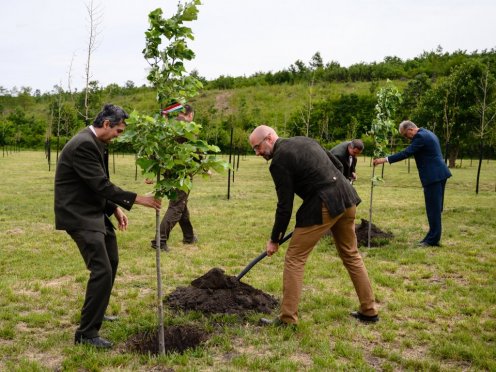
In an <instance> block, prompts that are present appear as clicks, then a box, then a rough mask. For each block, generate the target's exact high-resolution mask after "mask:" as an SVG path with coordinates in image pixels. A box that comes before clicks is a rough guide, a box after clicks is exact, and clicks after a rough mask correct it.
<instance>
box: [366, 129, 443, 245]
mask: <svg viewBox="0 0 496 372" xmlns="http://www.w3.org/2000/svg"><path fill="white" fill-rule="evenodd" d="M398 130H399V132H400V134H401V135H402V136H403V137H405V138H407V139H409V140H410V141H411V143H410V145H409V146H408V147H407V148H406V149H405V150H403V151H400V152H398V153H396V154H394V155H389V156H387V157H385V158H378V159H374V166H375V165H378V164H383V163H389V164H392V163H396V162H397V161H400V160H403V159H406V158H408V157H410V156H412V155H413V156H414V158H415V163H416V164H417V170H418V173H419V177H420V182H421V183H422V187H423V188H424V200H425V210H426V213H427V220H428V221H429V231H428V232H427V234H426V236H425V237H424V238H423V239H422V240H421V241H420V242H419V243H418V244H419V245H420V246H424V247H429V246H439V242H440V240H441V232H442V224H441V213H442V212H443V206H444V189H445V187H446V181H447V180H448V178H449V177H451V172H450V171H449V169H448V167H447V166H446V164H445V162H444V160H443V154H442V153H441V145H440V144H439V139H438V138H437V136H436V135H435V134H434V133H432V132H431V131H430V130H427V129H425V128H418V127H417V126H416V125H415V124H414V123H413V122H411V121H409V120H405V121H403V122H401V123H400V125H399V129H398Z"/></svg>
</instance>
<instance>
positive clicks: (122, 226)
mask: <svg viewBox="0 0 496 372" xmlns="http://www.w3.org/2000/svg"><path fill="white" fill-rule="evenodd" d="M114 216H115V218H116V219H117V222H118V223H119V225H118V228H119V230H121V231H124V230H127V224H128V218H127V216H126V215H125V214H124V212H123V211H122V209H120V208H119V207H117V208H116V209H115V211H114Z"/></svg>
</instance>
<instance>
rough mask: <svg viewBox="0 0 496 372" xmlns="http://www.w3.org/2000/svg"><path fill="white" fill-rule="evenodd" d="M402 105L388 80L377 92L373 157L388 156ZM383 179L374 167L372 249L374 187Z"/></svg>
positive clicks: (371, 190) (372, 127)
mask: <svg viewBox="0 0 496 372" xmlns="http://www.w3.org/2000/svg"><path fill="white" fill-rule="evenodd" d="M400 103H401V94H400V92H399V91H398V89H397V88H396V87H395V86H394V85H393V84H392V83H391V82H390V81H389V80H388V82H387V85H386V86H385V87H383V88H381V89H380V90H379V92H377V104H376V106H375V112H376V117H375V119H374V120H373V121H372V126H371V128H370V131H369V134H370V135H371V136H372V138H373V141H374V148H373V151H374V153H373V156H374V158H380V157H383V156H385V155H386V151H387V149H388V145H389V138H390V137H392V136H393V135H395V134H396V133H397V129H396V124H395V123H394V121H393V118H394V114H395V112H396V110H397V108H398V107H399V105H400ZM379 181H382V178H381V177H378V176H376V175H375V166H374V167H372V177H371V185H370V208H369V230H368V243H367V246H368V248H370V238H371V233H372V200H373V195H374V186H375V185H377V183H378V182H379Z"/></svg>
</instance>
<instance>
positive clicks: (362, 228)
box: [355, 218, 394, 247]
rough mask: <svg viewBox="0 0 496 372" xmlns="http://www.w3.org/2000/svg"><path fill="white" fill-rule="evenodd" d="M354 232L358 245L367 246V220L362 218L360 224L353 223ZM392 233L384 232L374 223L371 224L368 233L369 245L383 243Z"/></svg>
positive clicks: (390, 237)
mask: <svg viewBox="0 0 496 372" xmlns="http://www.w3.org/2000/svg"><path fill="white" fill-rule="evenodd" d="M355 233H356V236H357V241H358V246H359V247H367V246H368V241H369V221H367V220H364V219H363V218H362V223H361V224H360V225H355ZM393 237H394V235H393V234H392V233H390V232H385V231H382V230H381V229H379V228H378V227H377V226H376V225H374V224H372V228H371V233H370V246H371V247H379V246H381V245H385V244H387V243H388V242H389V240H390V239H392V238H393Z"/></svg>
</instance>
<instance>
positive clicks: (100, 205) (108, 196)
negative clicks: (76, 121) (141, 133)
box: [55, 104, 161, 349]
mask: <svg viewBox="0 0 496 372" xmlns="http://www.w3.org/2000/svg"><path fill="white" fill-rule="evenodd" d="M127 118H128V115H127V113H126V112H125V111H124V110H123V109H122V108H121V107H119V106H115V105H110V104H109V105H105V106H104V107H103V110H102V111H101V112H100V113H99V114H98V115H97V117H96V118H95V120H94V122H93V125H90V126H89V127H87V128H85V129H83V130H82V131H81V132H79V133H78V134H76V135H75V136H74V137H73V138H72V139H71V140H70V141H69V142H68V143H67V144H66V145H65V146H64V149H63V150H62V152H61V154H60V158H59V161H58V163H57V170H56V173H55V228H56V229H57V230H65V231H67V233H68V234H69V235H70V236H71V238H72V239H73V240H74V241H75V242H76V244H77V246H78V248H79V252H80V253H81V256H82V257H83V260H84V262H85V264H86V267H87V269H88V270H89V271H90V277H89V280H88V283H87V286H86V297H85V300H84V305H83V308H82V310H81V321H80V325H79V327H78V329H77V330H76V334H75V339H74V341H75V343H76V344H89V345H93V346H95V347H98V348H105V349H106V348H110V347H111V346H112V343H111V342H110V341H108V340H106V339H104V338H101V337H100V335H99V331H100V328H101V326H102V321H103V320H104V318H105V310H106V309H107V306H108V303H109V299H110V293H111V291H112V287H113V284H114V280H115V275H116V273H117V266H118V263H119V254H118V249H117V239H116V236H115V232H114V229H115V228H114V226H113V225H112V222H111V221H110V217H111V216H112V215H114V216H115V218H116V219H117V223H118V227H119V229H120V230H126V229H127V226H128V218H127V216H126V215H125V214H124V213H123V212H122V210H121V209H120V208H119V207H118V205H119V206H121V207H123V208H124V209H127V210H130V209H131V207H132V206H133V204H140V205H143V206H145V207H149V208H154V209H155V210H159V209H160V205H161V202H160V200H157V199H154V198H153V196H139V195H136V194H135V193H134V192H130V191H125V190H122V189H121V188H119V187H118V186H116V185H114V184H113V183H111V182H110V180H109V176H108V169H107V164H108V161H107V160H106V144H108V143H109V142H110V141H111V140H112V139H114V138H116V137H118V136H119V135H121V134H122V133H123V132H124V130H125V128H126V123H125V119H127Z"/></svg>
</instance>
